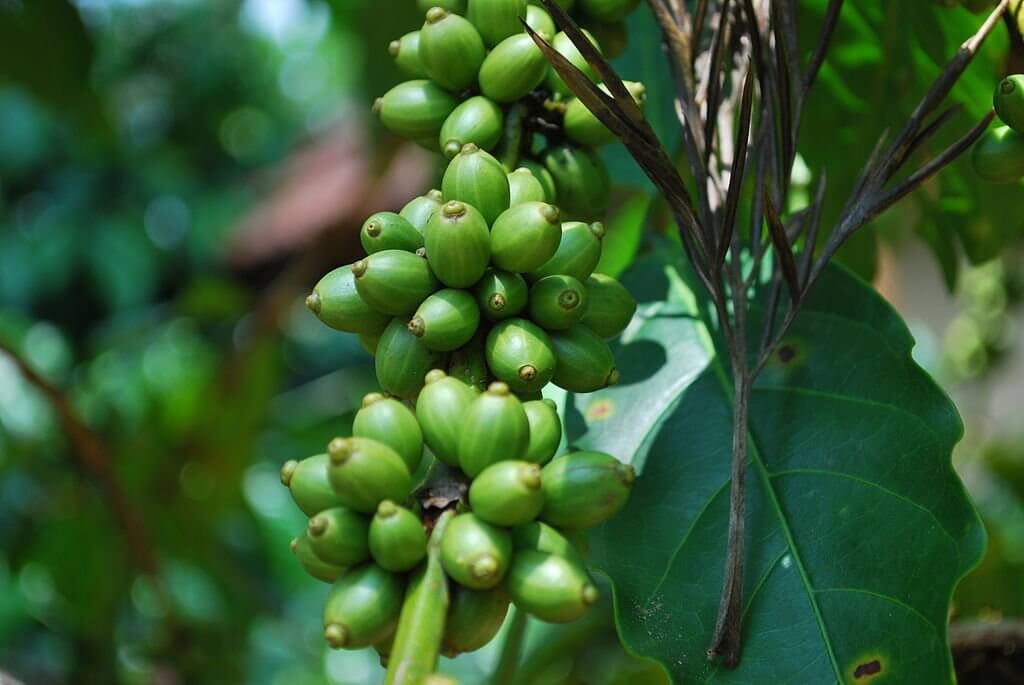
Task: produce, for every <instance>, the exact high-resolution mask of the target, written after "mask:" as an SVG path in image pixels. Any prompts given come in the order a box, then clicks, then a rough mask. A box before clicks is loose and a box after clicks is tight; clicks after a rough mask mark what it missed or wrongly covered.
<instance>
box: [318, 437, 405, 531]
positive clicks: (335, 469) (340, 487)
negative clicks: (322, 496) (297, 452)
mask: <svg viewBox="0 0 1024 685" xmlns="http://www.w3.org/2000/svg"><path fill="white" fill-rule="evenodd" d="M327 453H328V454H329V455H330V457H331V465H330V468H328V470H327V477H328V479H329V480H330V481H331V487H333V488H334V491H335V492H336V493H338V498H339V499H340V500H341V501H342V504H343V505H344V506H346V507H348V508H349V509H352V510H354V511H358V512H362V513H364V514H370V513H373V512H374V511H376V509H377V505H378V504H380V503H381V502H383V501H384V500H386V499H390V500H396V501H401V500H404V499H405V498H406V497H408V496H409V493H410V492H412V477H411V476H410V475H409V469H408V468H406V466H405V462H404V461H402V458H401V457H400V456H398V453H397V452H395V451H394V450H393V449H391V448H390V447H388V446H387V445H385V444H384V443H381V442H377V441H376V440H371V439H370V438H335V439H333V440H331V442H330V444H329V445H327Z"/></svg>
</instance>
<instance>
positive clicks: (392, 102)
mask: <svg viewBox="0 0 1024 685" xmlns="http://www.w3.org/2000/svg"><path fill="white" fill-rule="evenodd" d="M421 42H422V37H421ZM457 104H458V101H457V100H456V99H455V98H454V97H453V96H452V95H451V93H449V92H448V91H446V90H444V89H443V88H441V86H439V85H437V84H436V83H434V82H433V81H429V80H427V79H413V80H411V81H404V82H402V83H399V84H398V85H397V86H395V87H394V88H392V89H391V90H389V91H388V92H387V93H385V94H384V96H383V97H380V98H377V100H376V101H375V102H374V103H373V111H374V113H375V114H377V115H378V116H380V120H381V122H382V123H383V124H384V125H385V126H387V127H388V128H389V129H390V130H391V131H394V132H395V133H397V134H398V135H400V136H402V137H403V138H411V139H413V140H416V139H422V138H432V139H435V140H436V138H437V134H438V132H439V131H440V130H441V125H442V124H444V120H445V119H447V118H448V115H449V114H451V113H452V110H453V109H455V106H456V105H457Z"/></svg>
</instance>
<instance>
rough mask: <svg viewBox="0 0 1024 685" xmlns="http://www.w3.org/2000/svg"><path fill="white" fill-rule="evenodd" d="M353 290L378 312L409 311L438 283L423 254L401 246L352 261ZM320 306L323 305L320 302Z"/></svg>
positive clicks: (395, 314) (438, 286)
mask: <svg viewBox="0 0 1024 685" xmlns="http://www.w3.org/2000/svg"><path fill="white" fill-rule="evenodd" d="M352 274H353V275H354V276H355V280H356V292H358V293H359V296H360V297H361V298H363V300H364V301H365V302H366V303H367V304H368V305H370V306H371V307H373V308H374V309H375V310H376V311H378V312H384V313H385V314H391V315H393V316H398V315H401V314H411V313H412V312H413V311H415V310H416V307H418V306H420V302H422V301H423V300H425V299H427V296H428V295H430V293H432V292H434V291H435V290H438V289H439V288H440V287H441V284H440V283H439V282H438V280H437V278H436V277H435V276H434V273H433V272H432V271H431V270H430V265H429V264H428V263H427V260H426V259H424V258H423V257H421V256H419V255H417V254H414V253H412V252H406V251H404V250H381V251H380V252H374V253H373V254H372V255H370V256H368V257H367V258H366V259H360V260H359V261H358V262H356V263H355V264H353V265H352ZM321 308H322V306H321Z"/></svg>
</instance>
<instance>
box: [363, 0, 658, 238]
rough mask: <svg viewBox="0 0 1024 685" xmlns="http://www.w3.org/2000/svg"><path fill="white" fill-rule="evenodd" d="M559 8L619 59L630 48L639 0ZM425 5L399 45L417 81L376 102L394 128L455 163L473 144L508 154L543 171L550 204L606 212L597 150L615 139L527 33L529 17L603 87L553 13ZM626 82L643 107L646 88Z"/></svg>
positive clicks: (470, 3)
mask: <svg viewBox="0 0 1024 685" xmlns="http://www.w3.org/2000/svg"><path fill="white" fill-rule="evenodd" d="M559 4H560V5H561V6H562V7H563V8H564V9H567V10H570V11H571V12H572V14H573V16H574V18H575V20H576V21H578V22H579V23H580V25H581V26H583V27H585V28H584V31H585V33H586V35H587V37H588V38H590V40H591V42H592V43H593V44H594V45H595V46H596V47H597V48H598V50H602V48H603V50H604V55H605V56H606V57H609V58H610V57H613V56H614V55H616V54H618V53H619V52H620V51H621V50H622V49H623V48H624V47H625V36H626V32H625V25H624V24H623V19H624V18H625V17H626V16H627V15H628V14H629V13H630V12H632V10H633V9H635V8H636V6H637V4H638V0H563V1H562V2H559ZM419 6H420V8H421V9H422V10H423V11H424V13H425V15H424V23H423V26H422V28H420V29H419V30H417V31H412V32H410V33H407V34H405V35H404V36H402V37H401V38H400V39H398V40H395V41H393V42H392V43H391V45H390V51H391V54H392V55H393V56H394V59H395V62H396V64H397V65H398V67H399V69H400V70H401V71H403V72H404V73H406V74H407V75H409V76H410V77H412V78H411V80H408V81H405V82H403V83H400V84H399V85H397V86H395V87H394V88H392V89H391V90H390V91H388V92H387V93H386V94H384V96H383V97H381V98H379V99H378V100H377V101H376V103H374V111H375V112H376V113H377V114H378V116H379V117H380V119H381V121H382V122H383V123H384V125H385V126H386V127H387V128H389V129H390V130H392V131H393V132H395V133H397V134H398V135H401V136H403V137H405V138H409V139H411V140H414V141H416V142H417V143H419V144H421V145H423V146H424V147H427V148H428V149H431V150H437V151H440V152H443V153H444V155H445V156H447V157H448V158H449V159H450V158H452V157H454V156H455V155H457V154H459V152H460V151H462V150H463V146H464V145H465V144H466V143H473V144H475V145H476V146H477V147H478V148H480V149H481V150H486V151H489V152H493V153H494V154H495V155H496V156H498V157H500V158H501V159H502V160H503V161H504V162H505V163H506V164H507V165H508V166H509V167H510V168H509V169H508V171H513V170H515V169H518V168H520V167H522V168H525V169H527V170H528V171H529V172H531V173H532V174H534V175H535V176H536V177H537V180H538V181H539V182H540V183H541V186H542V188H543V190H544V199H546V201H548V202H553V203H557V204H558V205H559V206H560V207H561V208H562V210H563V211H565V212H567V213H568V214H569V215H570V216H572V217H574V218H583V219H592V218H594V217H597V216H600V214H601V212H603V211H604V209H605V207H606V206H607V203H608V198H609V178H608V172H607V169H606V168H605V165H604V163H603V162H602V160H601V158H600V157H598V156H597V155H596V154H595V153H594V150H593V148H595V147H598V146H601V145H604V144H606V143H610V142H612V141H613V140H614V139H615V136H614V135H613V134H612V132H611V131H609V130H608V129H607V128H606V127H605V126H604V125H603V124H602V123H601V122H600V121H599V120H598V119H597V117H595V116H594V115H593V114H592V113H591V112H590V110H588V109H587V108H586V107H585V106H584V105H583V103H582V102H580V101H579V100H577V99H576V98H575V97H573V96H572V93H571V91H570V90H569V88H568V86H566V84H565V83H564V82H563V80H562V79H561V78H560V77H559V76H558V74H557V73H555V71H554V70H553V69H552V68H551V67H550V66H549V64H548V62H547V60H546V58H545V57H544V55H543V53H542V52H541V50H540V48H538V47H537V45H536V44H535V43H534V41H533V39H532V38H531V37H530V35H529V34H527V33H526V32H525V31H524V29H523V25H522V23H521V22H522V21H525V22H526V24H528V25H529V26H530V27H531V28H532V29H533V30H534V31H536V32H537V33H538V34H540V35H541V36H543V37H544V38H545V39H546V40H549V41H550V42H551V45H552V47H554V48H555V49H556V50H557V51H558V52H560V53H561V54H562V55H563V56H565V57H566V58H567V59H568V60H569V61H570V62H572V64H573V65H575V66H576V67H577V68H579V69H580V70H581V71H582V72H583V73H585V74H586V75H587V76H589V77H590V78H591V79H593V80H594V81H595V82H597V81H598V76H597V74H596V72H595V71H594V69H593V68H592V67H591V66H590V65H589V64H588V63H587V61H586V59H584V57H583V55H582V54H581V53H580V52H579V50H578V49H577V48H576V47H575V46H574V45H573V43H572V41H571V40H570V39H569V37H568V36H567V35H566V34H565V33H564V32H558V33H556V27H555V23H554V21H553V20H552V18H551V15H550V14H549V13H548V12H546V11H545V10H544V9H543V8H542V7H540V6H538V5H536V4H527V0H426V1H424V2H420V3H419ZM626 85H627V87H628V89H629V90H630V92H631V93H632V94H633V96H634V98H635V99H636V100H637V102H638V103H640V104H643V101H644V96H645V89H644V86H643V84H641V83H629V82H628V83H627V84H626ZM524 183H525V181H524ZM531 185H532V184H531Z"/></svg>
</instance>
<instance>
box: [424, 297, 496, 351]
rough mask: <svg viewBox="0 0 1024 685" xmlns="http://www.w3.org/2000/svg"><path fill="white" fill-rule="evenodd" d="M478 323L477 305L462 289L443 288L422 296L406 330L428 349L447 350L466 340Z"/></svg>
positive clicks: (474, 331)
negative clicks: (422, 298) (421, 302)
mask: <svg viewBox="0 0 1024 685" xmlns="http://www.w3.org/2000/svg"><path fill="white" fill-rule="evenodd" d="M479 325H480V308H479V307H477V305H476V299H474V298H473V296H472V295H470V294H469V293H468V292H466V291H465V290H456V289H454V288H446V289H444V290H438V291H437V292H436V293H434V294H433V295H431V296H430V297H428V298H427V299H425V300H423V304H421V305H420V306H419V309H417V310H416V313H415V314H414V315H413V317H412V319H411V320H410V321H409V330H410V331H412V334H413V335H415V336H416V337H417V338H419V339H420V342H422V343H423V344H424V345H426V346H427V347H428V348H430V349H432V350H441V351H446V352H447V351H450V350H454V349H456V348H459V347H462V346H463V345H465V344H466V343H468V342H469V340H470V338H472V337H473V334H474V333H476V329H477V326H479Z"/></svg>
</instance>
